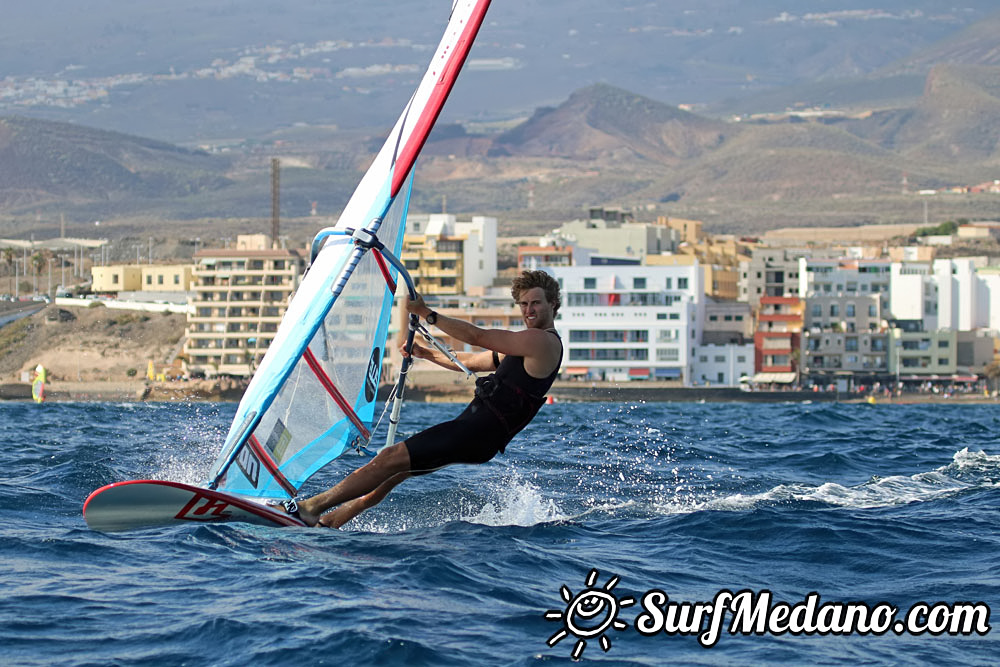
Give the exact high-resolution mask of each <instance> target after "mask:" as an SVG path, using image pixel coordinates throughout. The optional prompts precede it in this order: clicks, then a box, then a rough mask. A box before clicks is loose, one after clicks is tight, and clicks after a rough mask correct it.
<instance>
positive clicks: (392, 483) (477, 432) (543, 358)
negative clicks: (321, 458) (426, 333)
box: [284, 271, 563, 528]
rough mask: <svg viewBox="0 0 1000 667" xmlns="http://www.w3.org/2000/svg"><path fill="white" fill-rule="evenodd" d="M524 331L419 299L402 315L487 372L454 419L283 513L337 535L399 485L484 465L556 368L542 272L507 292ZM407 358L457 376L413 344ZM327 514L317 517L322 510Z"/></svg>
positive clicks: (548, 280) (529, 411) (548, 291)
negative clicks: (455, 344) (455, 343)
mask: <svg viewBox="0 0 1000 667" xmlns="http://www.w3.org/2000/svg"><path fill="white" fill-rule="evenodd" d="M511 295H512V296H513V297H514V301H515V303H516V304H517V305H518V307H519V308H520V309H521V315H522V317H523V318H524V324H525V327H526V328H525V329H524V330H523V331H506V330H504V329H481V328H479V327H477V326H475V325H473V324H471V323H469V322H465V321H463V320H458V319H455V318H451V317H446V316H444V315H439V314H438V313H436V312H434V311H433V310H431V309H430V308H429V307H428V306H427V304H426V303H424V300H423V298H422V297H420V295H417V298H416V299H413V300H407V303H406V309H407V310H408V311H409V312H411V313H414V314H416V315H418V316H420V317H422V318H423V319H424V320H426V321H427V322H428V323H429V324H434V325H436V326H437V327H438V328H439V329H441V330H442V331H444V332H445V333H446V334H448V335H450V336H452V337H454V338H456V339H458V340H460V341H462V342H463V343H468V344H470V345H475V346H478V347H482V348H485V351H482V352H459V353H457V354H456V355H455V356H456V358H457V359H458V360H459V361H460V362H462V363H463V364H464V365H465V366H466V367H468V369H469V370H471V371H473V372H490V371H493V372H491V373H490V375H488V376H486V377H483V378H480V379H478V380H477V381H476V392H475V396H474V397H473V399H472V401H471V402H470V403H469V405H468V406H467V407H466V408H465V410H464V411H463V412H462V413H461V414H460V415H459V416H458V417H456V418H455V419H453V420H451V421H447V422H444V423H441V424H437V425H436V426H432V427H431V428H429V429H426V430H424V431H421V432H420V433H417V434H415V435H413V436H411V437H409V438H407V439H406V440H404V441H402V442H399V443H396V444H394V445H390V446H388V447H385V448H383V449H382V450H381V451H379V453H378V455H377V456H376V457H375V458H374V459H372V460H371V461H370V462H369V463H367V464H366V465H364V466H362V467H361V468H358V469H357V470H355V471H354V472H352V473H351V474H350V475H348V476H347V477H346V478H344V479H343V480H342V481H341V482H340V483H339V484H337V485H336V486H334V487H333V488H331V489H328V490H327V491H324V492H323V493H320V494H318V495H315V496H312V497H311V498H307V499H305V500H299V501H295V500H290V501H285V503H284V507H285V509H286V511H288V512H289V513H291V514H294V515H296V516H298V517H299V518H301V519H302V520H303V521H305V522H306V523H307V524H309V525H316V524H319V525H323V526H326V527H329V528H339V527H340V526H342V525H344V524H345V523H347V522H348V521H350V520H351V519H353V518H354V517H355V516H357V515H358V514H360V513H361V512H362V511H364V510H366V509H368V508H370V507H373V506H374V505H377V504H378V503H379V502H381V501H382V500H383V499H384V498H385V497H386V495H388V493H389V492H390V491H392V489H393V488H395V487H396V486H397V485H398V484H399V483H400V482H402V481H403V480H405V479H407V478H409V477H413V476H415V475H424V474H427V473H430V472H434V471H435V470H439V469H440V468H443V467H444V466H447V465H451V464H453V463H467V464H478V463H486V462H487V461H489V460H490V459H492V458H493V457H494V456H496V455H497V453H500V452H503V451H504V448H505V447H506V446H507V443H509V442H510V441H511V439H513V437H514V436H515V435H517V433H518V432H519V431H520V430H521V429H523V428H524V427H525V426H526V425H527V424H528V422H530V421H531V420H532V419H533V418H534V416H535V414H536V413H537V412H538V409H539V408H540V407H541V406H542V404H543V403H544V402H545V394H546V392H548V390H549V388H551V386H552V382H553V381H554V380H555V378H556V375H557V374H558V372H559V365H560V363H561V362H562V351H563V348H562V341H561V340H560V338H559V335H558V334H557V333H556V330H555V328H554V322H555V315H556V311H558V309H559V305H560V298H559V283H558V282H556V280H555V278H553V277H552V276H550V275H549V274H547V273H545V272H544V271H524V272H522V273H521V275H520V276H518V277H517V278H515V280H514V282H513V284H512V285H511ZM412 356H414V357H417V358H421V359H428V360H430V361H432V362H434V363H436V364H438V365H439V366H442V367H444V368H448V369H451V370H459V368H458V367H457V366H455V364H454V363H452V361H451V360H450V359H448V358H447V356H445V355H444V354H443V353H442V352H440V351H438V350H432V349H428V348H425V347H422V346H420V345H417V344H414V345H413V349H412ZM331 508H336V509H333V510H332V511H330V512H328V513H326V514H324V512H327V510H330V509H331Z"/></svg>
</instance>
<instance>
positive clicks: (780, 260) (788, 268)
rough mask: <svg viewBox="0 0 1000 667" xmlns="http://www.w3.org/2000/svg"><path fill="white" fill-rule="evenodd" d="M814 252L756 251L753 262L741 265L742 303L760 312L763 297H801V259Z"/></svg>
mask: <svg viewBox="0 0 1000 667" xmlns="http://www.w3.org/2000/svg"><path fill="white" fill-rule="evenodd" d="M814 252H815V251H813V250H812V249H809V248H806V249H795V248H772V247H767V246H765V247H760V248H754V249H753V250H752V251H751V253H750V259H749V260H741V261H740V268H739V287H738V289H739V299H740V301H746V302H747V303H749V304H750V307H751V308H753V309H754V310H756V309H757V308H758V307H759V306H760V301H761V299H762V298H763V297H771V296H779V297H785V296H787V297H792V296H798V294H799V258H800V257H808V256H811V255H812V254H813V253H814Z"/></svg>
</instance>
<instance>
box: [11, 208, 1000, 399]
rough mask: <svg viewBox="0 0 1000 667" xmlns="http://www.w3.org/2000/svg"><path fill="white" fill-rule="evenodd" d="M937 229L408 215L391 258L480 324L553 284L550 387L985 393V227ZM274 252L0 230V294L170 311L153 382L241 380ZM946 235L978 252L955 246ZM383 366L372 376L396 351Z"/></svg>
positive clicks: (988, 275)
mask: <svg viewBox="0 0 1000 667" xmlns="http://www.w3.org/2000/svg"><path fill="white" fill-rule="evenodd" d="M904 227H905V226H904ZM944 227H945V228H946V229H944V230H943V231H947V232H949V233H944V234H935V233H930V232H935V231H942V230H941V229H933V228H922V229H919V230H918V228H917V226H916V225H913V226H910V227H909V228H907V229H892V230H889V231H886V230H876V232H874V233H869V234H865V233H863V229H864V228H858V229H856V230H854V233H853V234H852V233H851V232H852V230H848V229H844V230H841V231H842V232H845V233H846V236H847V237H848V238H849V239H850V240H836V239H832V240H831V238H830V237H835V236H837V235H835V234H829V233H828V234H824V233H823V232H822V231H815V230H814V231H812V232H810V231H809V230H800V232H799V233H794V230H791V233H790V232H789V230H784V231H775V232H774V233H773V234H768V235H765V236H764V237H762V238H752V239H751V238H737V237H734V236H730V235H721V236H720V235H711V234H707V233H705V232H704V231H703V229H702V223H701V222H700V221H696V220H686V219H680V218H671V217H660V218H658V219H657V220H656V221H655V222H636V221H635V220H634V218H633V215H632V214H631V213H630V212H628V211H625V210H620V209H609V208H600V207H594V208H591V209H589V210H588V211H586V214H585V215H584V216H581V218H580V219H576V220H572V221H567V222H565V223H564V224H562V225H560V226H559V227H556V228H554V229H552V230H551V231H550V232H549V233H547V234H545V235H543V236H541V237H520V238H499V237H498V220H497V219H496V218H494V217H487V216H470V217H468V218H467V219H459V217H458V216H456V215H452V214H429V215H412V216H410V219H409V221H408V233H407V235H406V237H405V240H404V247H403V251H402V255H401V260H402V261H403V263H404V265H405V266H406V268H407V270H408V271H410V272H411V275H412V276H413V278H414V281H415V283H416V285H417V288H418V290H419V291H420V292H421V293H422V294H423V295H424V296H425V297H426V298H427V299H428V301H429V302H431V303H433V304H434V307H435V308H437V309H438V310H439V311H440V312H442V313H444V314H447V315H449V316H451V317H457V318H461V319H465V320H467V321H469V322H472V323H473V324H476V325H477V326H481V327H495V328H510V329H518V328H520V327H522V326H523V323H521V321H520V316H519V313H518V311H517V309H516V308H515V307H514V305H513V304H512V302H511V298H510V294H509V291H508V290H507V287H506V286H507V285H508V284H509V282H510V279H511V278H512V277H513V276H514V275H516V273H517V272H519V271H521V270H524V269H543V270H545V271H548V272H550V273H551V274H552V275H553V276H555V277H556V278H557V279H558V281H559V283H560V285H561V286H562V307H561V308H560V310H559V314H558V319H557V322H556V325H557V328H558V330H559V334H560V336H561V337H562V339H563V340H564V341H565V354H564V357H563V364H562V367H561V370H560V379H561V380H563V381H579V382H591V383H594V382H613V383H634V382H656V383H660V384H662V385H665V386H680V387H738V388H741V389H743V390H745V391H752V390H777V389H780V390H789V389H802V390H813V391H828V390H836V391H840V392H845V391H847V392H869V393H870V392H873V391H874V392H885V393H886V394H891V393H892V392H894V391H899V390H904V391H930V392H941V393H954V392H977V393H981V392H983V391H993V390H995V388H996V387H995V383H996V379H997V377H998V376H1000V363H998V362H997V353H998V349H1000V343H998V338H997V337H998V334H997V332H998V331H1000V258H998V257H996V256H991V255H990V254H989V252H988V250H989V249H990V248H991V247H993V246H995V244H996V241H997V239H1000V222H964V223H962V224H953V225H951V226H950V227H949V226H947V225H945V226H944ZM892 234H895V236H894V237H893V236H891V235H892ZM824 236H825V237H827V238H826V239H825V240H824V238H823V237H824ZM842 236H843V234H842ZM901 239H910V240H912V239H915V240H916V242H914V243H909V242H908V241H907V242H904V243H903V244H898V243H897V242H898V241H899V240H901ZM199 241H200V240H199ZM285 243H286V242H285V241H279V242H278V243H273V242H272V239H271V236H269V235H266V234H247V235H241V236H239V237H238V238H237V239H236V240H235V242H232V241H231V240H229V241H226V242H225V243H224V244H222V245H221V246H219V247H210V246H198V247H196V248H195V250H194V253H193V258H192V261H191V262H184V263H181V262H176V261H175V262H170V261H162V260H160V261H157V262H153V261H152V247H151V246H150V248H149V249H148V251H149V252H148V257H147V258H145V259H144V258H143V256H142V255H143V254H144V253H143V251H144V250H147V249H146V248H142V247H141V246H138V245H137V246H136V248H135V252H136V260H137V261H136V262H134V263H119V262H111V261H110V260H109V259H108V256H109V255H110V253H108V252H105V251H104V248H105V247H106V246H107V244H106V243H105V242H103V241H84V240H79V239H53V240H50V241H46V242H25V241H14V240H10V241H0V244H3V245H2V246H0V247H4V248H5V249H4V250H3V259H4V265H5V268H6V270H7V274H8V275H7V276H6V280H5V282H0V285H4V284H6V285H7V286H8V287H9V292H8V294H6V295H4V298H5V299H6V300H25V299H41V300H52V299H54V300H55V304H56V306H57V307H59V308H66V309H71V307H73V306H77V307H79V306H81V305H90V304H93V303H94V302H100V303H102V304H104V305H105V306H108V307H117V308H130V309H139V310H153V311H156V310H159V311H164V310H167V311H173V312H182V313H185V314H186V318H187V327H186V331H185V332H184V336H183V345H182V346H179V347H178V349H177V350H176V352H175V354H173V355H172V356H171V358H168V359H157V360H153V362H154V365H156V366H157V369H156V370H155V372H151V374H150V377H151V379H153V378H155V377H159V378H161V379H168V378H207V379H213V378H235V379H240V378H247V377H249V376H250V375H252V374H253V372H254V368H255V367H256V365H257V364H258V363H259V362H260V360H261V358H262V357H263V355H264V353H265V352H266V350H267V348H268V345H269V344H270V342H271V340H272V338H273V337H274V335H275V332H276V331H277V328H278V324H279V322H280V320H281V317H282V315H283V313H284V310H285V306H286V305H287V303H288V302H289V300H290V299H291V298H292V296H293V294H294V292H295V289H296V287H297V285H298V283H299V280H300V278H301V276H302V275H303V272H304V271H305V269H306V266H307V263H308V258H309V251H308V249H306V248H291V247H283V245H284V244H285ZM963 244H964V245H963ZM970 244H971V245H970ZM976 244H978V246H977V245H976ZM956 245H957V246H961V247H965V246H969V247H982V248H986V249H987V251H986V254H981V255H969V256H956V251H955V247H956ZM29 246H31V247H29ZM0 280H3V279H0ZM46 286H47V287H46ZM0 289H2V287H0ZM396 320H397V321H396V322H395V323H394V326H393V327H391V328H390V331H389V336H390V338H392V337H394V336H396V335H397V334H398V332H399V322H398V316H397V317H396ZM432 331H433V328H432ZM438 334H440V335H441V337H442V339H443V340H444V341H446V342H447V343H448V344H450V345H452V346H453V347H456V348H457V349H462V348H461V347H460V346H461V345H464V344H460V343H458V342H457V341H454V340H449V339H448V337H447V336H445V335H444V334H443V333H441V332H438ZM394 347H395V346H394V345H389V349H390V350H391V349H393V348H394ZM387 364H388V365H389V369H388V370H389V374H388V375H384V376H383V377H386V378H388V377H391V374H392V368H393V366H394V364H398V357H395V358H394V357H393V356H392V355H389V357H388V358H387Z"/></svg>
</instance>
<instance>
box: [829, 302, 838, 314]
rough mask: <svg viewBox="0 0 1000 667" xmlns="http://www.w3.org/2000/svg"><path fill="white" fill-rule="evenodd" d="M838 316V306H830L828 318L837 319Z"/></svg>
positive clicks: (832, 304) (833, 304)
mask: <svg viewBox="0 0 1000 667" xmlns="http://www.w3.org/2000/svg"><path fill="white" fill-rule="evenodd" d="M838 315H840V306H838V305H837V304H835V303H831V304H830V317H837V316H838Z"/></svg>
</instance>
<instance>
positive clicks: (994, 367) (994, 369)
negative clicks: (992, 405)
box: [983, 359, 1000, 392]
mask: <svg viewBox="0 0 1000 667" xmlns="http://www.w3.org/2000/svg"><path fill="white" fill-rule="evenodd" d="M983 374H984V375H986V379H987V380H989V384H990V385H992V387H993V391H994V392H995V391H996V390H997V380H998V379H1000V360H997V359H994V360H993V361H991V362H990V363H988V364H986V368H984V369H983Z"/></svg>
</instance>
